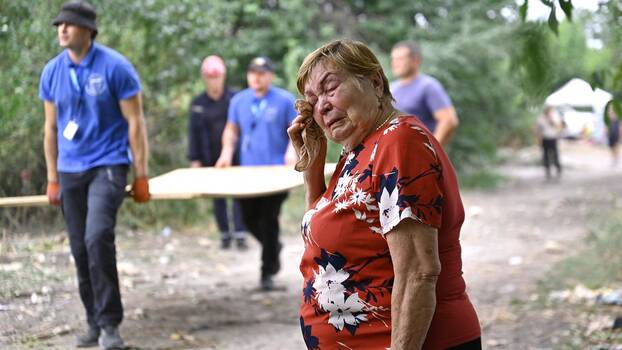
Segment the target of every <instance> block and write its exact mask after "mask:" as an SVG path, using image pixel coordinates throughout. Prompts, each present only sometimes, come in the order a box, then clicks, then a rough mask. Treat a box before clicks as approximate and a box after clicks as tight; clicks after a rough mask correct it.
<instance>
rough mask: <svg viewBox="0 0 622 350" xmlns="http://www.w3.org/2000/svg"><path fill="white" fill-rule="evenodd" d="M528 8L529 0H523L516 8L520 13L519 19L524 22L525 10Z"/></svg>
mask: <svg viewBox="0 0 622 350" xmlns="http://www.w3.org/2000/svg"><path fill="white" fill-rule="evenodd" d="M528 9H529V0H525V2H523V4H522V5H520V7H519V8H518V13H519V14H520V18H521V20H522V21H523V22H524V21H525V20H526V19H527V10H528Z"/></svg>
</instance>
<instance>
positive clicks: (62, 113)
mask: <svg viewBox="0 0 622 350" xmlns="http://www.w3.org/2000/svg"><path fill="white" fill-rule="evenodd" d="M53 24H54V25H55V26H56V27H57V34H58V41H59V44H60V46H61V47H63V48H64V49H65V50H63V51H62V52H61V53H60V54H59V55H58V56H56V57H54V58H53V59H52V60H50V61H49V62H48V63H47V64H46V66H45V68H44V69H43V73H42V74H41V82H40V87H39V96H40V98H41V99H42V100H43V103H44V112H45V132H44V135H45V136H44V148H45V160H46V165H47V179H48V187H47V196H48V200H49V202H50V203H51V204H54V205H61V206H62V212H63V216H64V218H65V223H66V226H67V232H68V234H69V244H70V247H71V253H72V255H73V258H74V261H75V266H76V270H77V276H78V288H79V292H80V298H81V299H82V303H83V304H84V307H85V309H86V318H87V323H88V326H89V327H88V330H87V331H86V333H85V334H82V335H79V336H78V337H77V346H78V347H86V346H94V345H97V344H98V343H99V345H100V347H101V348H103V349H112V348H119V347H122V346H123V340H122V338H121V336H120V335H119V331H118V326H119V324H120V323H121V321H122V319H123V306H122V303H121V294H120V290H119V280H118V275H117V265H116V248H115V233H114V227H115V222H116V215H117V211H118V209H119V207H120V206H121V203H122V201H123V198H124V197H125V185H126V175H127V172H128V167H129V165H130V164H132V165H133V169H134V183H133V185H132V192H131V193H132V195H133V197H134V200H135V201H137V202H146V201H148V200H149V182H148V178H147V154H148V149H147V148H148V147H147V134H146V129H145V120H144V117H143V110H142V101H141V94H140V92H141V86H140V80H139V78H138V75H137V74H136V71H135V70H134V67H132V65H131V64H130V62H129V61H128V60H127V59H125V58H124V57H123V56H121V54H119V53H118V52H116V51H114V50H112V49H109V48H107V47H105V46H102V45H99V44H97V43H95V41H94V39H95V37H96V36H97V26H96V12H95V10H94V9H93V7H92V6H91V5H90V4H88V3H86V2H82V1H73V2H68V3H65V4H64V5H63V6H62V7H61V10H60V13H59V14H58V16H57V17H56V19H54V22H53Z"/></svg>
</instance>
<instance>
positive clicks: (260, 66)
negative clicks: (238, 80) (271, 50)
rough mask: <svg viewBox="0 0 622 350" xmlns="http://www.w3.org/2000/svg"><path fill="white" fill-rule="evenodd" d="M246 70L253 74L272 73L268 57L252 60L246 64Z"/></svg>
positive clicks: (271, 65)
mask: <svg viewBox="0 0 622 350" xmlns="http://www.w3.org/2000/svg"><path fill="white" fill-rule="evenodd" d="M248 70H249V71H255V72H274V65H273V64H272V61H271V60H270V59H269V58H268V57H265V56H259V57H255V58H253V60H252V61H251V63H249V64H248Z"/></svg>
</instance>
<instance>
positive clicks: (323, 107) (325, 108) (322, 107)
mask: <svg viewBox="0 0 622 350" xmlns="http://www.w3.org/2000/svg"><path fill="white" fill-rule="evenodd" d="M318 106H319V112H320V115H325V114H326V113H328V112H330V111H331V110H332V109H333V106H332V105H331V104H330V103H329V102H328V101H326V100H324V99H322V100H320V101H318Z"/></svg>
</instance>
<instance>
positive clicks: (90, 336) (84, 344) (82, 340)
mask: <svg viewBox="0 0 622 350" xmlns="http://www.w3.org/2000/svg"><path fill="white" fill-rule="evenodd" d="M99 333H100V330H99V327H97V326H95V327H93V326H90V325H89V329H87V330H86V332H84V333H83V334H79V335H78V336H77V337H76V347H78V348H90V347H92V346H96V345H97V340H98V339H99Z"/></svg>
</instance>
